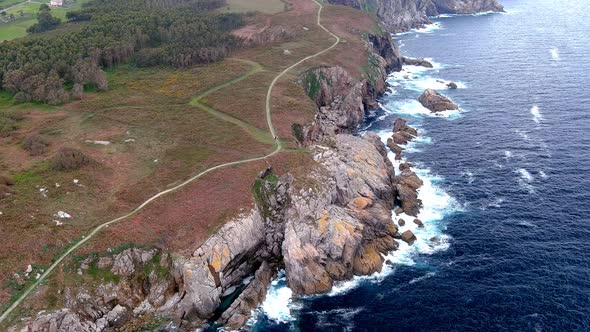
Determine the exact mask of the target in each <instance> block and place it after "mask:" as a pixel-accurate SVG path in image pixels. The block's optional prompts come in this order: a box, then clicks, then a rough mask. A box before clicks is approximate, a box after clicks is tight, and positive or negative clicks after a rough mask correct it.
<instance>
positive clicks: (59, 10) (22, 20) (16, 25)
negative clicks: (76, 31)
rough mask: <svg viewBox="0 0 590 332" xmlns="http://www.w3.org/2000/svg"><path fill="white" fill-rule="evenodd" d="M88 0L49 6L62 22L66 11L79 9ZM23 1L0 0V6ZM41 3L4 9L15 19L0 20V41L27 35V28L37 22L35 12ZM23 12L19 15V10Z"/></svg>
mask: <svg viewBox="0 0 590 332" xmlns="http://www.w3.org/2000/svg"><path fill="white" fill-rule="evenodd" d="M88 1H89V0H77V1H76V2H73V0H69V1H68V4H67V5H65V6H64V7H51V14H52V15H53V16H55V17H57V18H60V19H61V20H62V22H66V13H67V12H69V11H71V10H77V9H80V8H81V6H82V4H83V3H85V2H88ZM19 2H21V3H22V2H23V1H22V0H18V1H17V0H3V1H2V0H0V8H1V7H10V6H11V5H14V4H16V3H19ZM39 2H42V3H49V1H47V0H41V1H39ZM6 3H10V5H5V4H6ZM40 6H41V4H39V3H23V4H22V5H20V6H17V7H14V8H11V9H9V10H7V11H6V14H7V16H8V15H10V14H14V16H16V20H14V21H11V22H2V21H0V42H2V41H4V40H12V39H16V38H21V37H25V36H26V35H27V28H28V27H30V26H31V25H33V24H35V23H37V18H36V16H37V12H38V11H39V7H40ZM21 11H22V12H23V14H24V15H23V16H21V14H20V12H21Z"/></svg>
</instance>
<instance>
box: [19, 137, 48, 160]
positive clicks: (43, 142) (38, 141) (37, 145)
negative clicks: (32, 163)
mask: <svg viewBox="0 0 590 332" xmlns="http://www.w3.org/2000/svg"><path fill="white" fill-rule="evenodd" d="M22 145H23V149H25V150H27V151H28V152H29V155H31V156H40V155H42V154H45V153H46V152H47V147H48V146H49V142H48V141H47V139H46V138H45V137H44V136H42V135H39V134H31V135H28V136H27V137H25V139H24V140H23V143H22Z"/></svg>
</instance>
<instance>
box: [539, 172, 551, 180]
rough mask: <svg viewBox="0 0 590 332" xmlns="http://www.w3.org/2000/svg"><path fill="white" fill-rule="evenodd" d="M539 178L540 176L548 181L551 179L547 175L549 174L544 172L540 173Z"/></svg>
mask: <svg viewBox="0 0 590 332" xmlns="http://www.w3.org/2000/svg"><path fill="white" fill-rule="evenodd" d="M539 176H540V177H541V178H542V179H547V178H548V177H549V176H548V175H547V173H545V172H543V171H539Z"/></svg>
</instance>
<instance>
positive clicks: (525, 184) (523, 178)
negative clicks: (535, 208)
mask: <svg viewBox="0 0 590 332" xmlns="http://www.w3.org/2000/svg"><path fill="white" fill-rule="evenodd" d="M515 172H516V173H518V174H519V175H520V178H519V179H518V185H519V186H520V187H521V188H522V189H523V190H525V191H527V192H528V193H529V194H533V193H534V192H535V187H534V186H533V185H532V184H531V183H532V182H533V180H534V177H533V175H532V174H531V173H530V172H529V171H527V170H526V169H524V168H519V169H518V170H516V171H515Z"/></svg>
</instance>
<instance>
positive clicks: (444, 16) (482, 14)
mask: <svg viewBox="0 0 590 332" xmlns="http://www.w3.org/2000/svg"><path fill="white" fill-rule="evenodd" d="M491 14H498V12H494V11H491V10H489V11H486V12H478V13H473V14H440V15H437V16H433V17H435V18H436V17H438V18H449V17H457V16H484V15H491Z"/></svg>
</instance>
